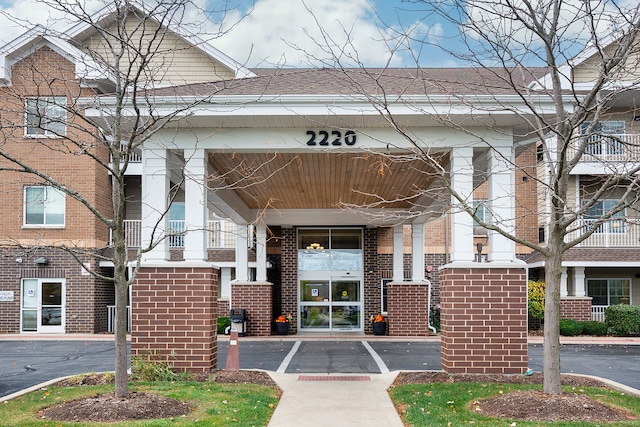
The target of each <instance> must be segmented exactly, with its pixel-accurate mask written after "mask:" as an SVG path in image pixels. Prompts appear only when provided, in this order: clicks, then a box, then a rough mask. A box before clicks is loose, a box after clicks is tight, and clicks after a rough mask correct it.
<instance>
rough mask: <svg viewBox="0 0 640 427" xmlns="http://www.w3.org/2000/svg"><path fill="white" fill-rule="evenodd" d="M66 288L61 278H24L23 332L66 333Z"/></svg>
mask: <svg viewBox="0 0 640 427" xmlns="http://www.w3.org/2000/svg"><path fill="white" fill-rule="evenodd" d="M64 288H65V283H64V280H61V279H23V280H22V310H21V331H22V332H38V333H50V334H59V333H64V325H65V305H64V299H65V298H64V296H65V290H64Z"/></svg>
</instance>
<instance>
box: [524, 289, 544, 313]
mask: <svg viewBox="0 0 640 427" xmlns="http://www.w3.org/2000/svg"><path fill="white" fill-rule="evenodd" d="M528 285H529V286H528V287H527V288H528V289H527V298H528V300H529V316H530V317H533V318H534V319H538V320H542V319H544V288H545V283H544V282H542V281H534V280H529V283H528Z"/></svg>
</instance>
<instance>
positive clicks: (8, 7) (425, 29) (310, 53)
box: [0, 0, 637, 67]
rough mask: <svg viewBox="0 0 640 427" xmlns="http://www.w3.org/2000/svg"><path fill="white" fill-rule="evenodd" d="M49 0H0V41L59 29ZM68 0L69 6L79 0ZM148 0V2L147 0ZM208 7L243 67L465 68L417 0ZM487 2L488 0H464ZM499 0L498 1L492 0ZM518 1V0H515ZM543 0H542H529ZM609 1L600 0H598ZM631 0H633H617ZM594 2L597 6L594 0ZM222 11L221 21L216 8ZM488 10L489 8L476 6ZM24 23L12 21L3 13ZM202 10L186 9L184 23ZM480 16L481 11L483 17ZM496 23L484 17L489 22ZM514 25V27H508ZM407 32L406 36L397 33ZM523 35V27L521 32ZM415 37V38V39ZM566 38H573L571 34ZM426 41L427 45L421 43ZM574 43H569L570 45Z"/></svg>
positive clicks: (211, 3) (212, 25)
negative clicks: (48, 27) (37, 28)
mask: <svg viewBox="0 0 640 427" xmlns="http://www.w3.org/2000/svg"><path fill="white" fill-rule="evenodd" d="M46 1H47V0H40V1H38V0H0V13H3V14H0V44H3V43H4V42H8V41H10V40H12V39H13V38H15V37H16V36H18V35H19V34H20V33H22V32H23V31H24V30H25V29H26V28H29V27H30V26H31V25H33V24H36V23H38V24H43V25H45V24H47V23H49V24H52V25H54V26H55V25H56V24H57V25H58V26H60V27H62V26H63V25H69V24H70V23H69V22H64V20H63V19H62V20H61V19H60V18H63V17H64V15H62V14H60V13H59V12H53V11H51V10H50V9H47V8H46V7H45V6H44V4H43V3H44V2H46ZM53 1H68V2H69V3H71V4H74V3H76V1H78V0H53ZM79 1H80V2H81V3H80V4H83V5H86V8H87V9H93V10H97V9H98V8H100V7H103V6H104V4H105V3H109V2H110V1H111V0H79ZM149 1H153V0H149ZM191 1H193V2H195V3H198V4H200V5H202V7H203V8H206V9H207V10H209V11H212V12H211V14H210V16H212V17H213V18H214V19H213V22H208V23H207V26H208V32H207V34H215V37H207V40H210V43H211V44H212V45H213V46H214V47H216V48H217V49H219V50H220V51H222V52H224V53H225V54H226V55H228V56H229V57H231V58H233V59H234V60H236V61H237V62H239V63H241V64H243V65H246V66H248V67H279V66H287V67H307V66H335V65H336V59H337V60H339V61H340V64H341V65H343V66H358V65H365V66H368V67H380V66H392V67H403V66H405V67H413V66H416V63H418V64H419V65H420V66H423V67H448V66H464V65H465V64H464V63H461V61H459V60H455V59H454V58H452V57H451V56H447V55H446V54H445V53H444V52H443V50H442V49H440V48H437V47H436V46H435V45H436V44H438V43H442V44H446V45H447V46H452V47H456V45H455V43H456V41H455V35H456V33H457V30H458V29H457V28H455V27H453V26H452V25H450V24H447V23H446V22H444V20H443V19H442V18H439V19H438V18H437V17H435V16H433V15H429V14H428V13H427V12H425V11H424V10H423V9H424V7H423V5H420V3H419V2H414V1H410V0H191ZM465 1H466V2H467V4H473V3H477V4H480V5H482V4H483V3H484V4H486V0H465ZM494 1H500V0H494ZM517 1H518V0H516V2H517ZM533 1H534V2H535V1H539V2H540V3H544V0H533ZM613 1H614V0H605V1H604V3H607V2H613ZM616 1H617V3H628V4H636V5H637V0H616ZM598 3H599V4H603V3H600V2H598ZM572 5H579V6H581V7H583V6H584V3H583V0H565V1H564V2H563V7H565V8H566V9H567V13H566V15H567V16H566V20H567V22H569V23H571V25H573V27H576V28H572V29H571V32H575V33H576V34H577V32H579V31H580V28H578V26H579V24H575V25H574V24H573V21H576V20H575V16H576V13H575V10H571V7H572ZM220 9H225V13H224V19H220V18H221V16H222V14H221V13H214V12H213V11H214V10H218V11H219V10H220ZM479 13H482V14H484V15H486V13H487V11H486V10H484V11H481V12H479ZM9 15H10V16H13V17H18V18H22V19H25V20H28V21H24V22H17V21H16V19H10V18H8V16H9ZM203 16H206V15H203V14H202V13H201V12H200V13H193V14H192V15H187V17H186V18H185V20H184V21H185V25H186V24H187V23H189V22H199V21H201V20H202V17H203ZM482 19H484V16H482ZM494 23H495V21H494V22H491V21H487V25H492V24H494ZM511 28H512V27H511ZM408 32H410V33H411V35H412V40H408V39H407V38H406V37H401V35H402V34H407V33H408ZM523 33H524V32H523ZM418 40H419V41H418ZM569 40H571V41H572V42H573V41H574V40H577V38H575V37H573V35H572V34H571V37H569ZM425 42H426V43H425ZM577 45H578V43H575V44H574V46H573V49H576V47H575V46H577Z"/></svg>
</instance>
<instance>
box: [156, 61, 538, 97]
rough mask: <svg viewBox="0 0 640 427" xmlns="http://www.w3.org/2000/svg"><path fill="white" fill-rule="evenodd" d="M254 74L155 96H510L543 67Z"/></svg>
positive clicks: (262, 71) (161, 91) (269, 71)
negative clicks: (253, 75) (254, 75)
mask: <svg viewBox="0 0 640 427" xmlns="http://www.w3.org/2000/svg"><path fill="white" fill-rule="evenodd" d="M252 71H253V72H254V73H255V74H256V77H249V78H242V79H233V80H226V81H218V82H211V83H200V84H192V85H184V86H176V87H171V88H163V89H158V90H156V91H154V94H155V95H167V96H170V95H176V96H211V95H215V96H226V95H257V96H262V95H264V96H278V95H356V94H368V95H382V94H386V95H511V94H516V93H517V91H516V90H515V89H514V88H517V89H518V90H521V89H524V88H525V87H526V86H528V85H529V84H530V83H531V82H532V81H534V80H536V79H537V78H540V77H541V76H543V75H544V74H545V73H546V69H544V68H531V69H514V70H506V69H504V68H385V69H380V68H363V69H361V68H357V69H356V68H352V69H334V68H304V69H282V68H280V69H273V68H271V69H266V68H262V69H255V70H252Z"/></svg>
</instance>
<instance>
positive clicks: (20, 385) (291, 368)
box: [0, 337, 640, 396]
mask: <svg viewBox="0 0 640 427" xmlns="http://www.w3.org/2000/svg"><path fill="white" fill-rule="evenodd" d="M238 341H239V346H238V351H239V354H240V368H241V369H263V370H269V371H278V372H286V373H380V372H385V371H396V370H439V369H440V343H439V342H438V341H399V340H393V341H383V340H379V339H376V340H366V339H364V338H363V339H362V340H359V339H355V340H354V339H349V340H339V339H330V340H309V339H305V340H279V339H265V340H260V339H257V338H250V339H245V338H243V337H241V338H239V340H238ZM228 346H229V341H228V340H225V339H221V340H220V341H219V342H218V367H219V368H221V369H223V368H224V366H225V364H226V357H227V352H228ZM542 357H543V346H542V345H541V344H530V345H529V367H530V368H531V369H533V370H534V371H541V370H542ZM113 369H114V344H113V341H104V340H101V341H94V340H73V341H71V340H58V341H46V340H34V341H20V340H16V341H13V340H2V341H0V396H6V395H9V394H11V393H14V392H16V391H19V390H22V389H24V388H28V387H31V386H34V385H37V384H40V383H42V382H44V381H48V380H51V379H55V378H58V377H61V376H66V375H75V374H80V373H85V372H101V371H112V370H113ZM561 370H562V372H567V373H578V374H585V375H595V376H599V377H603V378H607V379H610V380H613V381H616V382H619V383H621V384H624V385H627V386H629V387H633V388H636V389H639V390H640V345H594V344H589V345H579V344H572V345H563V346H562V350H561Z"/></svg>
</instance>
